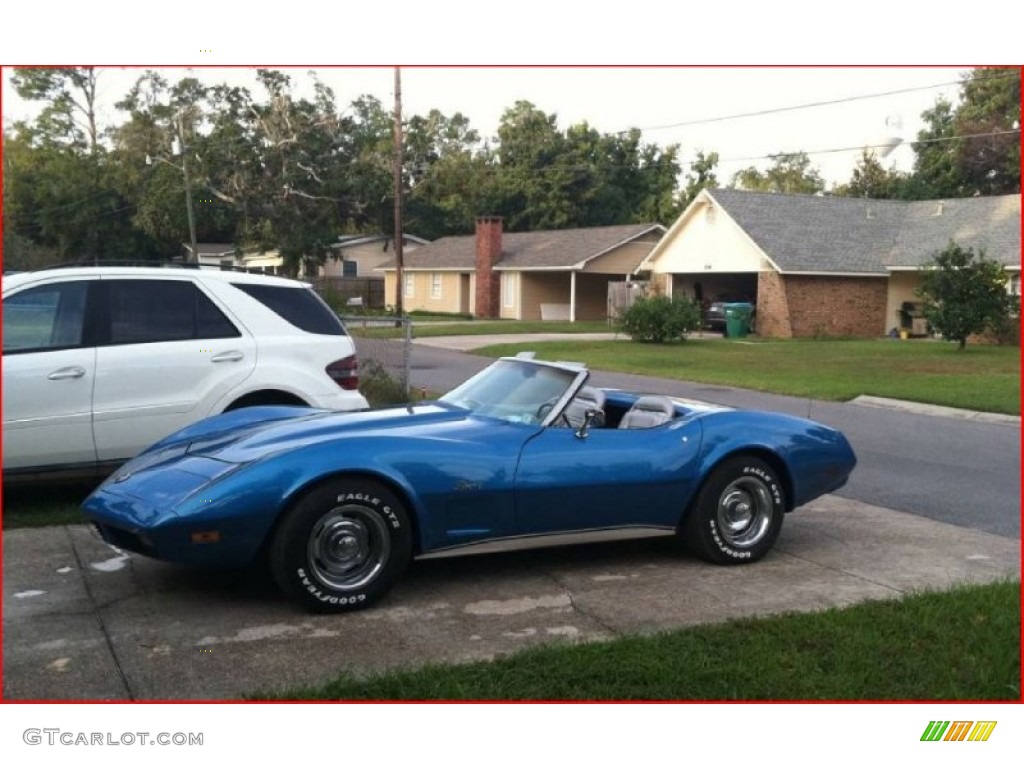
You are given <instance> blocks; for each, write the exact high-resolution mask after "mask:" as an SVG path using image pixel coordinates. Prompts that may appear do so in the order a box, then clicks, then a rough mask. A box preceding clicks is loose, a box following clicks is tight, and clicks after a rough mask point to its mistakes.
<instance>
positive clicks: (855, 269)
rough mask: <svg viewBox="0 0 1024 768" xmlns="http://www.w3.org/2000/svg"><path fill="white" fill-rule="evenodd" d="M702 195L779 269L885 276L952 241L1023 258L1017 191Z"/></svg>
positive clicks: (1007, 260)
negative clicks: (913, 195) (893, 196)
mask: <svg viewBox="0 0 1024 768" xmlns="http://www.w3.org/2000/svg"><path fill="white" fill-rule="evenodd" d="M701 196H706V198H710V199H711V200H713V201H714V202H716V203H718V205H719V206H720V207H721V208H722V210H723V211H724V212H725V213H726V214H727V215H728V216H729V217H730V218H731V219H733V221H735V222H736V224H738V225H739V226H740V227H742V228H743V230H744V231H745V232H746V233H747V234H748V235H749V236H750V238H751V239H752V240H753V241H754V242H755V243H756V244H757V246H758V247H759V248H760V249H761V250H762V251H763V252H764V254H765V255H766V256H767V257H768V258H769V259H771V260H772V262H774V263H775V265H776V266H777V267H778V268H779V270H780V271H782V272H835V273H860V274H864V273H877V274H887V272H888V271H889V269H893V268H895V269H898V268H901V267H903V268H909V267H919V266H921V265H922V264H925V263H926V262H928V261H930V260H931V258H932V257H933V256H934V255H935V253H936V252H938V251H941V250H942V249H943V248H945V247H946V245H948V243H949V241H950V239H953V240H955V241H956V242H957V243H958V244H959V245H961V246H963V247H965V248H966V247H972V248H974V249H975V251H978V250H979V249H983V250H984V251H985V255H986V257H987V258H990V259H994V260H996V261H999V262H1000V263H1002V264H1004V265H1018V266H1019V265H1020V261H1021V259H1020V210H1021V209H1020V195H1019V194H1018V195H1000V196H996V197H968V198H955V199H947V200H921V201H904V200H871V199H864V198H856V197H819V196H815V195H780V194H773V193H770V192H750V191H746V190H738V189H708V190H704V191H703V192H702V193H701ZM698 199H700V197H698ZM695 204H696V201H695V202H694V203H693V204H691V208H692V207H693V206H694V205H695ZM689 211H690V209H689V208H688V209H687V211H684V212H683V215H682V216H681V217H680V222H681V221H682V220H684V219H685V218H686V217H687V214H688V213H689ZM677 223H679V222H677ZM672 229H673V230H675V229H676V226H675V225H673V227H672ZM670 234H672V232H670ZM666 239H667V238H666ZM652 258H656V254H652Z"/></svg>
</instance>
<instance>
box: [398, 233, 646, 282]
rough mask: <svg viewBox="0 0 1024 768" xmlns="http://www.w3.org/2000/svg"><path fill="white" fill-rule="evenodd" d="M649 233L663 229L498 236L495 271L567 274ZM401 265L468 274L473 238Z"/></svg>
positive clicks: (450, 240) (448, 241)
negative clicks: (561, 270) (499, 257)
mask: <svg viewBox="0 0 1024 768" xmlns="http://www.w3.org/2000/svg"><path fill="white" fill-rule="evenodd" d="M648 232H655V233H656V234H657V235H658V236H659V237H660V236H661V235H663V234H664V232H665V228H664V227H663V226H662V225H661V224H622V225H618V226H611V227H585V228H581V229H550V230H544V231H541V232H504V233H502V236H501V260H500V261H498V262H497V264H495V269H498V270H531V269H566V270H568V269H572V268H573V267H574V266H576V265H578V264H580V263H581V262H586V261H589V260H590V259H592V258H594V257H595V256H600V255H601V254H602V253H605V252H607V251H609V250H611V249H612V248H615V247H616V246H619V245H622V244H623V243H627V242H629V241H630V240H633V239H635V238H637V237H639V236H641V235H644V234H646V233H648ZM652 245H653V241H652ZM403 261H404V265H403V266H404V268H405V269H407V270H408V269H431V270H442V269H458V270H464V271H468V272H471V271H473V270H474V269H475V268H476V235H458V236H453V237H442V238H441V239H440V240H434V241H433V242H432V243H428V244H427V245H421V246H420V247H419V248H417V249H416V250H415V251H412V252H411V253H409V254H407V255H406V256H405V257H404V259H403ZM394 267H395V263H394V262H393V261H391V262H388V263H387V264H385V265H384V266H383V267H382V268H383V269H394Z"/></svg>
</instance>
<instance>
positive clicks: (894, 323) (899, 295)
mask: <svg viewBox="0 0 1024 768" xmlns="http://www.w3.org/2000/svg"><path fill="white" fill-rule="evenodd" d="M920 285H921V274H920V273H919V272H918V271H917V270H913V271H910V272H891V273H890V274H889V296H888V299H887V301H886V303H885V328H881V329H879V332H880V333H886V332H888V331H889V329H890V328H899V327H900V307H902V306H903V302H905V301H909V302H912V303H914V304H920V303H921V299H920V297H918V296H917V295H915V293H914V291H915V290H917V288H918V286H920Z"/></svg>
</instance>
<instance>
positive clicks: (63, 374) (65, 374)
mask: <svg viewBox="0 0 1024 768" xmlns="http://www.w3.org/2000/svg"><path fill="white" fill-rule="evenodd" d="M83 376H85V368H79V367H78V366H77V365H72V366H70V367H68V368H58V369H57V370H56V371H54V372H53V373H51V374H50V375H49V376H47V377H46V378H48V379H49V380H50V381H61V380H62V379H80V378H82V377H83Z"/></svg>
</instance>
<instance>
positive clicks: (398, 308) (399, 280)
mask: <svg viewBox="0 0 1024 768" xmlns="http://www.w3.org/2000/svg"><path fill="white" fill-rule="evenodd" d="M394 136H395V169H394V171H395V312H396V313H397V315H398V317H405V308H404V305H403V302H402V299H403V296H404V294H405V264H404V263H403V258H402V241H403V240H404V239H405V235H404V234H403V232H402V74H401V69H400V68H398V67H395V134H394Z"/></svg>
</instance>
